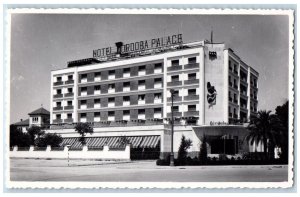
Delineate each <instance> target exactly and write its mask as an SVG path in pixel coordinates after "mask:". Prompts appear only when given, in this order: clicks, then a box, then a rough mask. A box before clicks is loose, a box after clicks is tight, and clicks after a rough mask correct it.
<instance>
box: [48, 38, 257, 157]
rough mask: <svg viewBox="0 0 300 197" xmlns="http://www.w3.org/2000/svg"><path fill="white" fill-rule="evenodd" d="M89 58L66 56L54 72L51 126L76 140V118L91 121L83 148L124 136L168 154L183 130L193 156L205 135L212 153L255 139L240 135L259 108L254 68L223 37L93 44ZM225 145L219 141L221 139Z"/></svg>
mask: <svg viewBox="0 0 300 197" xmlns="http://www.w3.org/2000/svg"><path fill="white" fill-rule="evenodd" d="M92 55H93V58H87V59H82V60H76V61H71V62H68V66H67V68H64V69H60V70H54V71H52V72H51V105H50V106H51V108H50V116H51V117H50V122H51V128H50V129H49V130H47V132H50V133H51V132H52V133H58V134H60V135H62V137H63V138H64V141H63V144H70V145H71V147H72V144H74V146H75V144H76V146H80V143H77V139H78V137H79V135H78V134H77V132H76V131H75V129H74V123H77V122H89V123H91V124H92V125H93V127H94V133H93V134H92V135H87V146H88V147H97V146H98V147H99V146H103V145H104V144H108V145H109V146H117V144H118V142H119V141H120V138H126V139H127V142H128V143H130V144H131V145H132V150H134V151H135V152H136V153H137V154H143V155H146V157H147V155H148V157H147V158H157V157H159V156H161V157H165V156H166V155H168V154H169V153H170V147H171V142H170V139H171V129H170V128H171V126H170V119H171V105H172V103H171V93H170V89H174V94H173V101H174V102H173V103H174V107H173V113H174V117H175V118H174V119H175V121H174V125H175V126H174V152H175V157H176V152H177V150H178V147H179V145H180V140H181V136H182V135H184V136H185V137H186V138H189V139H191V140H192V142H193V145H192V147H191V148H190V149H189V153H190V154H191V155H192V156H196V155H197V154H198V152H199V150H200V148H199V147H200V144H201V139H202V137H203V136H204V135H205V136H206V137H207V143H208V153H209V154H216V155H217V154H224V153H225V154H232V155H234V154H239V153H243V152H249V151H255V149H258V148H261V147H259V146H253V147H252V146H249V145H248V144H247V143H245V142H243V140H244V136H245V135H246V133H247V130H246V127H245V124H244V123H246V122H249V120H250V118H251V117H253V116H256V114H257V105H258V100H257V92H258V72H257V71H255V70H254V69H253V68H252V67H250V66H249V65H247V64H246V63H245V62H243V61H242V59H241V58H240V57H238V56H237V55H236V54H235V53H234V51H233V50H232V49H229V48H226V46H225V44H224V43H212V42H210V41H207V40H204V41H199V42H192V43H183V39H182V35H181V34H177V35H171V36H167V37H164V38H157V39H151V40H148V41H147V40H146V41H140V42H133V43H130V44H123V43H122V42H117V43H116V47H113V48H112V47H106V48H101V49H96V50H94V51H92ZM225 141H226V143H225V145H223V142H225Z"/></svg>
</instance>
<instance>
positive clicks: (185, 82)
mask: <svg viewBox="0 0 300 197" xmlns="http://www.w3.org/2000/svg"><path fill="white" fill-rule="evenodd" d="M198 83H199V79H189V80H185V81H184V84H185V85H189V84H198Z"/></svg>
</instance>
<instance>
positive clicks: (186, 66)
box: [184, 63, 199, 69]
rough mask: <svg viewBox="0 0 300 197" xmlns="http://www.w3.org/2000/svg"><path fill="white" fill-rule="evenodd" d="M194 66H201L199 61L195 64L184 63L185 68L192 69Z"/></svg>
mask: <svg viewBox="0 0 300 197" xmlns="http://www.w3.org/2000/svg"><path fill="white" fill-rule="evenodd" d="M192 68H199V63H193V64H186V65H184V69H192Z"/></svg>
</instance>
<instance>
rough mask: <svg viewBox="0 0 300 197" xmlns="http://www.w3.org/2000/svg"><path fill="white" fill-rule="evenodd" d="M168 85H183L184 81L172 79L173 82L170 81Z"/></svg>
mask: <svg viewBox="0 0 300 197" xmlns="http://www.w3.org/2000/svg"><path fill="white" fill-rule="evenodd" d="M167 85H168V86H181V85H182V81H171V82H168V84H167Z"/></svg>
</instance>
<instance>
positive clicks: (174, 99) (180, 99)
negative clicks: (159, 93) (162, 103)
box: [167, 96, 182, 102]
mask: <svg viewBox="0 0 300 197" xmlns="http://www.w3.org/2000/svg"><path fill="white" fill-rule="evenodd" d="M167 101H168V102H172V98H171V97H169V98H168V99H167ZM179 101H182V96H174V97H173V102H179Z"/></svg>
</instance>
